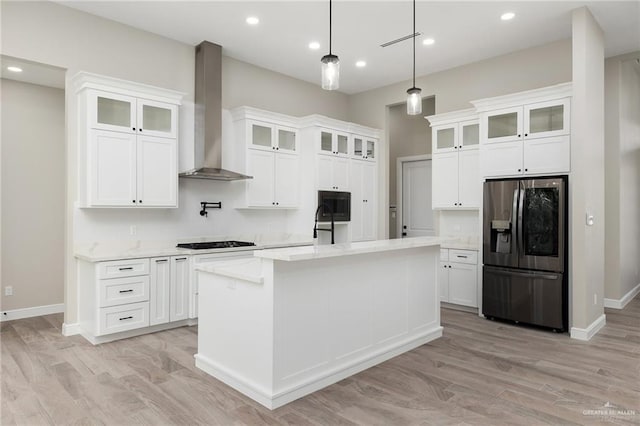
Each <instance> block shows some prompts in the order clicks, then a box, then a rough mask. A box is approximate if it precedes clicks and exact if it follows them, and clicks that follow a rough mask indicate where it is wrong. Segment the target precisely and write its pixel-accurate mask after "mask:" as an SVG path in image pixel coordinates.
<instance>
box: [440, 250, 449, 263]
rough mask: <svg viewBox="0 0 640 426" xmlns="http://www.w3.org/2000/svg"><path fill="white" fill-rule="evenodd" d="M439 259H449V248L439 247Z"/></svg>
mask: <svg viewBox="0 0 640 426" xmlns="http://www.w3.org/2000/svg"><path fill="white" fill-rule="evenodd" d="M440 260H444V261H445V262H446V261H448V260H449V249H440Z"/></svg>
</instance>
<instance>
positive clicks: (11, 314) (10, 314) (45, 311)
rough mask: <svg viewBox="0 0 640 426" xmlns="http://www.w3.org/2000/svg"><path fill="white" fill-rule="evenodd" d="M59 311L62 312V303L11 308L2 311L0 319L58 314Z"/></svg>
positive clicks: (10, 319) (9, 319)
mask: <svg viewBox="0 0 640 426" xmlns="http://www.w3.org/2000/svg"><path fill="white" fill-rule="evenodd" d="M60 312H64V303H58V304H55V305H44V306H34V307H32V308H22V309H12V310H10V311H3V312H2V317H1V318H0V321H12V320H17V319H22V318H31V317H39V316H41V315H50V314H59V313H60Z"/></svg>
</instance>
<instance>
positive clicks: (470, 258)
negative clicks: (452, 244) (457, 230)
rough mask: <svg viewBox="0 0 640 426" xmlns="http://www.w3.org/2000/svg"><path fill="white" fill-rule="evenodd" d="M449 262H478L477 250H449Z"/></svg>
mask: <svg viewBox="0 0 640 426" xmlns="http://www.w3.org/2000/svg"><path fill="white" fill-rule="evenodd" d="M449 262H457V263H469V264H471V265H477V264H478V252H477V251H473V250H453V249H451V250H449Z"/></svg>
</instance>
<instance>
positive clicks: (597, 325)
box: [571, 314, 607, 341]
mask: <svg viewBox="0 0 640 426" xmlns="http://www.w3.org/2000/svg"><path fill="white" fill-rule="evenodd" d="M606 323H607V319H606V317H605V315H604V314H602V315H600V317H599V318H598V319H597V320H595V321H594V322H592V323H591V325H589V327H587V328H577V327H571V338H572V339H576V340H584V341H587V340H591V338H592V337H593V336H595V335H596V333H598V331H600V330H601V329H602V327H604V326H605V324H606Z"/></svg>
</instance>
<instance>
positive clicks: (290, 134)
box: [247, 120, 298, 154]
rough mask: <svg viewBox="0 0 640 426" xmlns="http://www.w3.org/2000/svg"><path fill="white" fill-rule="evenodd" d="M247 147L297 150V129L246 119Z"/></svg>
mask: <svg viewBox="0 0 640 426" xmlns="http://www.w3.org/2000/svg"><path fill="white" fill-rule="evenodd" d="M247 126H248V129H247V131H248V134H249V138H248V147H249V148H252V149H262V150H266V151H278V152H288V153H292V154H295V153H297V152H298V131H297V130H296V129H294V128H290V127H284V126H279V125H277V124H274V123H267V122H262V121H254V120H247Z"/></svg>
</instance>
